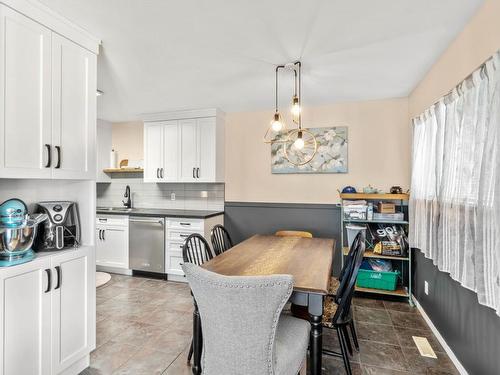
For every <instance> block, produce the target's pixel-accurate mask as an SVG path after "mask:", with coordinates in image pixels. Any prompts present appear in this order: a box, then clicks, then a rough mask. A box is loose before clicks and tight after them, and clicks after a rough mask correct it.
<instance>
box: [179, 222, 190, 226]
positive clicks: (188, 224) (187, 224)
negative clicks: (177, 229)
mask: <svg viewBox="0 0 500 375" xmlns="http://www.w3.org/2000/svg"><path fill="white" fill-rule="evenodd" d="M180 224H181V225H184V226H190V225H191V223H180Z"/></svg>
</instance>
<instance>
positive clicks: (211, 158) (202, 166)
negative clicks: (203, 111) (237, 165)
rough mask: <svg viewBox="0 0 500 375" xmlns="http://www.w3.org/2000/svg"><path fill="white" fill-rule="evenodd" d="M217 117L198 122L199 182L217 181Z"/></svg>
mask: <svg viewBox="0 0 500 375" xmlns="http://www.w3.org/2000/svg"><path fill="white" fill-rule="evenodd" d="M215 121H216V120H215V117H209V118H202V119H198V120H197V125H198V153H199V164H198V168H199V170H198V171H197V177H198V181H200V182H215V180H216V175H215V173H216V169H215V168H216V162H217V161H216V151H217V150H216V122H215Z"/></svg>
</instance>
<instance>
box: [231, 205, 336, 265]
mask: <svg viewBox="0 0 500 375" xmlns="http://www.w3.org/2000/svg"><path fill="white" fill-rule="evenodd" d="M224 225H225V226H226V228H227V229H228V231H229V233H230V234H231V238H233V240H234V242H236V243H238V242H241V241H243V240H245V239H247V238H248V237H251V236H253V235H254V234H256V233H259V234H273V233H275V232H276V231H277V230H284V229H288V230H305V231H308V232H311V233H312V234H313V236H314V237H328V238H335V239H337V241H339V242H340V207H338V206H337V205H333V204H332V205H329V204H288V203H253V202H252V203H247V202H226V203H225V213H224ZM339 248H340V243H337V246H336V251H335V260H334V272H335V273H338V271H339V270H340V251H339Z"/></svg>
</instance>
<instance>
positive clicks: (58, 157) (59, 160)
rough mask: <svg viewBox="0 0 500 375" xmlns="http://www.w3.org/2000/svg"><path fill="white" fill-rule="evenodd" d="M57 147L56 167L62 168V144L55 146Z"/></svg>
mask: <svg viewBox="0 0 500 375" xmlns="http://www.w3.org/2000/svg"><path fill="white" fill-rule="evenodd" d="M55 149H56V150H57V164H56V166H55V167H54V168H56V169H59V168H61V146H55Z"/></svg>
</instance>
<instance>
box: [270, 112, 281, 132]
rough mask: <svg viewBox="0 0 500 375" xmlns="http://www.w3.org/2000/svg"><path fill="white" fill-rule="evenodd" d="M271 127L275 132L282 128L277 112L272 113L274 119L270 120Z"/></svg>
mask: <svg viewBox="0 0 500 375" xmlns="http://www.w3.org/2000/svg"><path fill="white" fill-rule="evenodd" d="M271 128H272V129H273V130H274V131H275V132H279V131H281V129H283V123H282V122H281V121H280V114H279V113H278V112H276V113H275V114H274V119H273V121H272V122H271Z"/></svg>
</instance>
